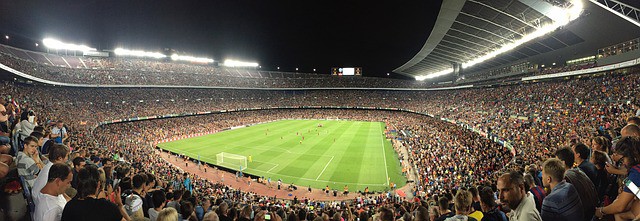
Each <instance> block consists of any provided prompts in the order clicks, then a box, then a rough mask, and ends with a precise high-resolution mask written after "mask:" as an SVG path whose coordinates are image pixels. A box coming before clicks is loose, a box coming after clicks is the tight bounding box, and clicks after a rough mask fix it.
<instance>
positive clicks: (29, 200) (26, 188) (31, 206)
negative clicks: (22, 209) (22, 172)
mask: <svg viewBox="0 0 640 221" xmlns="http://www.w3.org/2000/svg"><path fill="white" fill-rule="evenodd" d="M20 183H21V184H22V194H24V198H25V200H26V201H27V207H28V209H29V214H33V212H35V211H36V204H35V203H34V202H33V196H32V195H31V190H30V189H29V188H30V187H29V184H28V183H27V180H26V179H24V177H22V176H20Z"/></svg>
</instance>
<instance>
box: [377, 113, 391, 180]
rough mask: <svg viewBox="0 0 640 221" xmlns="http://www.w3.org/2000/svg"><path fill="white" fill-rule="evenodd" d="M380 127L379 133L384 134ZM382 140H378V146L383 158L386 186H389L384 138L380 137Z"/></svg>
mask: <svg viewBox="0 0 640 221" xmlns="http://www.w3.org/2000/svg"><path fill="white" fill-rule="evenodd" d="M379 125H380V132H384V130H383V129H382V124H379ZM381 138H382V139H380V144H382V157H384V173H385V174H386V176H387V185H389V171H388V170H389V168H387V154H386V153H385V152H384V137H381Z"/></svg>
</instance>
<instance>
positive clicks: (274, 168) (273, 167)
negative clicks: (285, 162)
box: [267, 164, 280, 173]
mask: <svg viewBox="0 0 640 221" xmlns="http://www.w3.org/2000/svg"><path fill="white" fill-rule="evenodd" d="M278 166H280V164H276V165H275V166H273V167H271V169H269V170H267V173H269V172H271V170H273V169H275V168H276V167H278Z"/></svg>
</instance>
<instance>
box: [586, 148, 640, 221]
mask: <svg viewBox="0 0 640 221" xmlns="http://www.w3.org/2000/svg"><path fill="white" fill-rule="evenodd" d="M613 150H614V153H616V154H619V155H621V156H622V159H623V161H624V164H626V166H627V167H628V168H630V169H629V175H628V176H627V179H629V181H631V182H632V183H634V184H635V185H636V186H638V185H639V184H640V139H639V138H637V137H629V136H627V137H623V138H622V139H620V140H619V141H618V142H617V143H616V145H615V147H614V148H613ZM635 198H636V196H635V194H634V193H633V192H631V189H629V188H628V187H627V186H625V187H624V190H623V192H622V193H620V194H619V195H618V197H617V198H616V199H615V200H614V201H613V203H611V205H608V206H605V207H599V208H597V209H596V216H597V217H598V218H602V217H603V216H605V215H608V214H613V215H614V216H615V217H616V219H624V220H627V219H634V218H636V216H635V215H634V214H639V213H638V212H639V211H640V210H639V209H640V202H638V201H637V200H635ZM630 204H631V205H630ZM629 205H630V206H631V207H629ZM629 208H630V209H629Z"/></svg>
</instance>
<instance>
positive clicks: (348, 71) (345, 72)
mask: <svg viewBox="0 0 640 221" xmlns="http://www.w3.org/2000/svg"><path fill="white" fill-rule="evenodd" d="M331 75H335V76H362V68H361V67H350V68H331Z"/></svg>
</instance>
